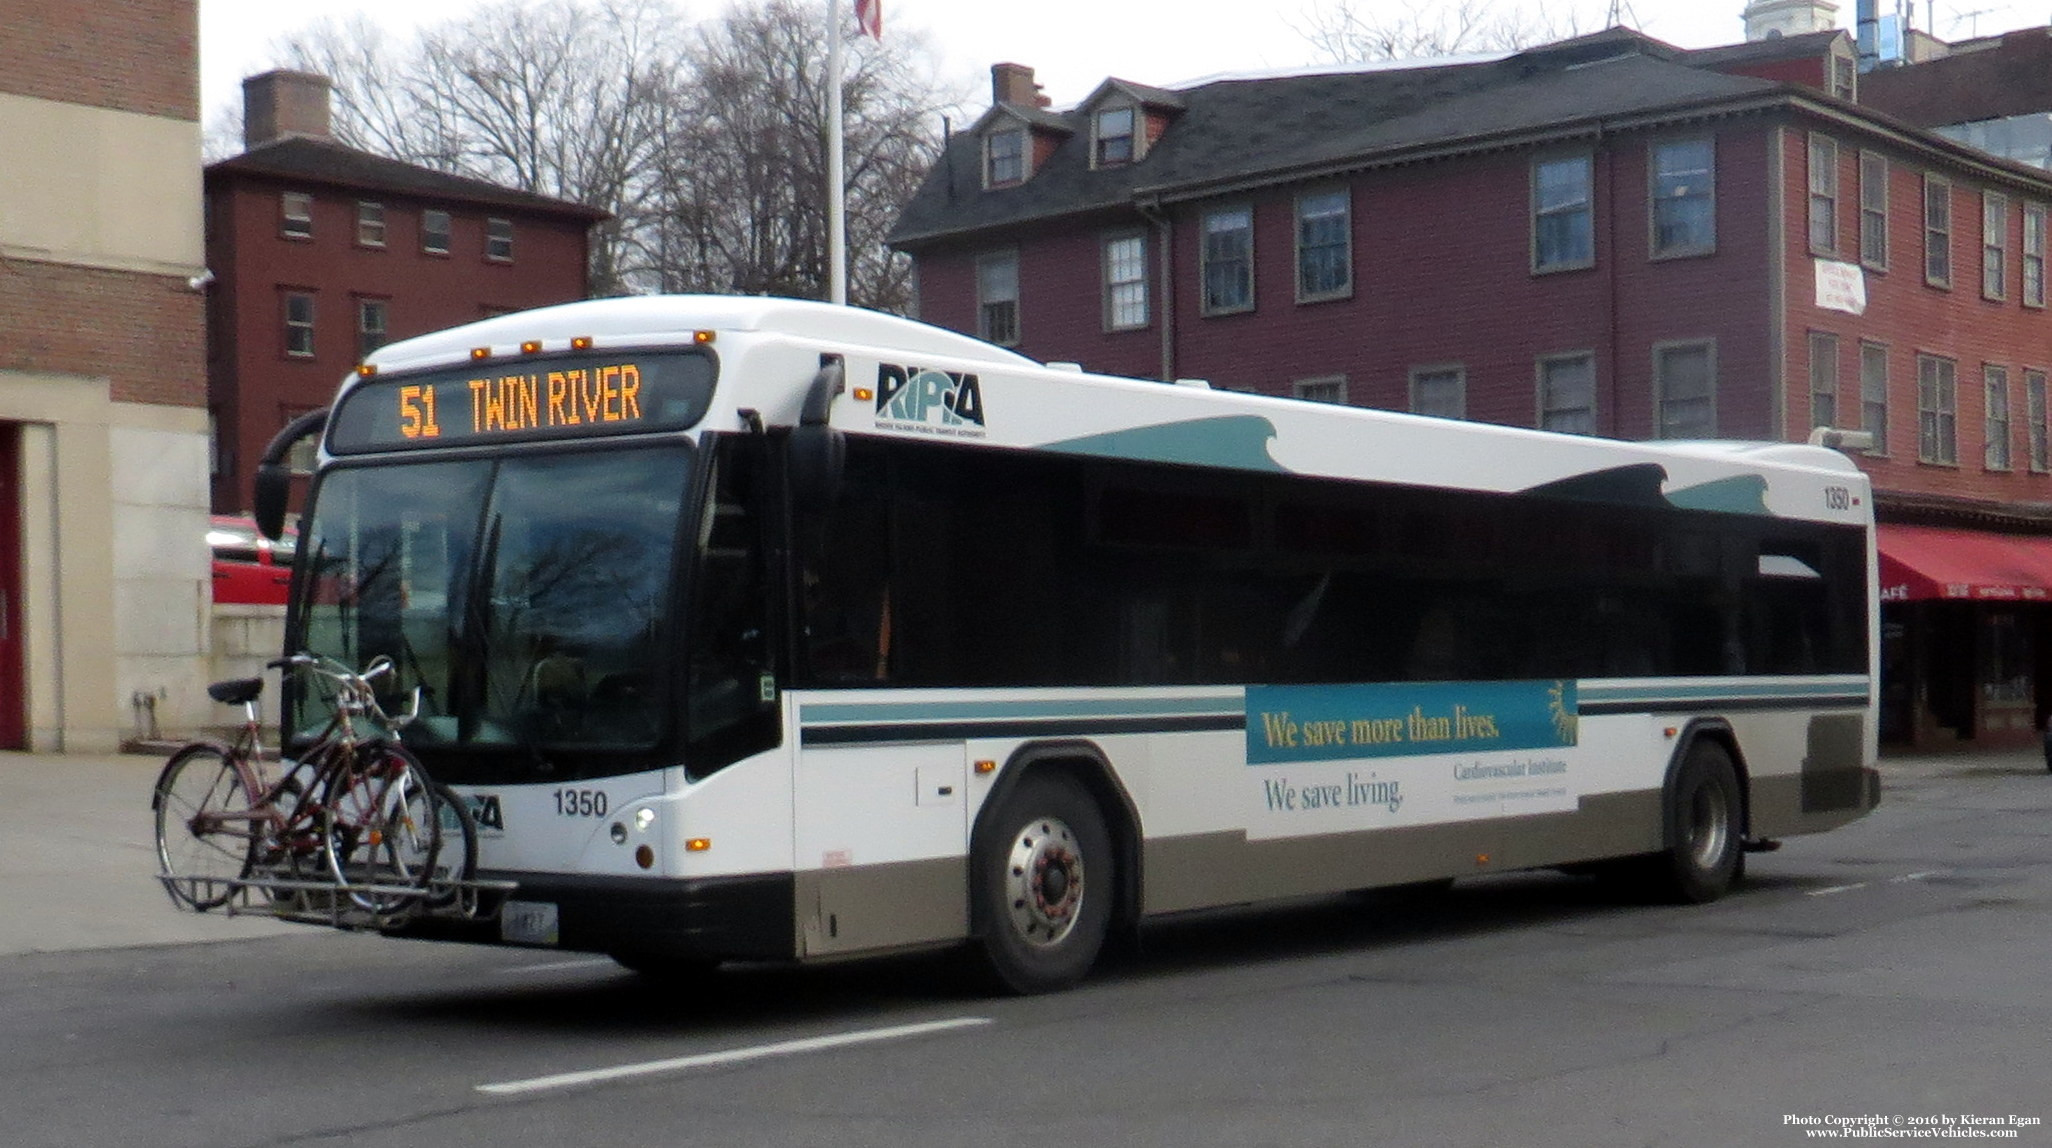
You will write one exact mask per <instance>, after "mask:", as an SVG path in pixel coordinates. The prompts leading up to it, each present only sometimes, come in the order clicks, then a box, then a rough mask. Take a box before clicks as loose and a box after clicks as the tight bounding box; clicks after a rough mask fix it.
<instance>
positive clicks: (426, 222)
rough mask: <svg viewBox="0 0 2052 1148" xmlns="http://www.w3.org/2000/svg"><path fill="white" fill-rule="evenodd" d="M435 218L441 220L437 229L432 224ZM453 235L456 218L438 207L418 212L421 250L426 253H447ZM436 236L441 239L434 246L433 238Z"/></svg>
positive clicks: (454, 233)
mask: <svg viewBox="0 0 2052 1148" xmlns="http://www.w3.org/2000/svg"><path fill="white" fill-rule="evenodd" d="M436 219H440V220H441V221H442V226H441V228H440V229H439V230H437V229H436V228H435V227H434V226H433V223H434V221H435V220H436ZM455 235H456V220H455V218H454V217H453V216H451V215H450V214H449V213H448V212H447V211H444V210H443V209H441V208H439V207H430V208H428V209H426V210H424V211H422V212H421V213H420V249H421V251H422V252H424V253H426V254H428V255H447V254H449V244H450V241H451V240H453V239H454V238H455ZM438 236H439V237H440V239H441V246H439V247H437V246H435V240H436V238H437V237H438Z"/></svg>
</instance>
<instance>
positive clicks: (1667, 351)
mask: <svg viewBox="0 0 2052 1148" xmlns="http://www.w3.org/2000/svg"><path fill="white" fill-rule="evenodd" d="M1653 394H1654V402H1655V403H1657V404H1658V406H1659V425H1658V426H1657V427H1656V428H1655V430H1656V433H1657V435H1658V437H1660V438H1715V437H1716V436H1717V359H1716V355H1715V353H1714V351H1713V348H1712V346H1711V344H1709V343H1672V344H1668V345H1666V346H1657V347H1655V348H1653Z"/></svg>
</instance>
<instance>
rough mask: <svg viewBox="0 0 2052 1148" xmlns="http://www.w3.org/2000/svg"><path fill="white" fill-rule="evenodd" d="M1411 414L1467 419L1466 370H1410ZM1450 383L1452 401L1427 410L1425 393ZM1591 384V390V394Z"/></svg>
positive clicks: (1445, 366) (1438, 366) (1444, 366)
mask: <svg viewBox="0 0 2052 1148" xmlns="http://www.w3.org/2000/svg"><path fill="white" fill-rule="evenodd" d="M1410 382H1411V395H1410V398H1411V407H1410V410H1411V413H1412V414H1414V415H1426V416H1428V417H1432V418H1442V419H1465V418H1467V417H1468V368H1467V367H1466V366H1465V365H1463V364H1461V363H1433V364H1429V365H1426V366H1421V367H1412V368H1411V380H1410ZM1440 382H1448V383H1451V384H1452V386H1451V391H1452V395H1453V398H1452V401H1451V402H1449V403H1447V404H1445V406H1444V407H1443V408H1440V409H1427V408H1428V407H1432V406H1435V405H1436V404H1433V403H1429V402H1428V401H1427V398H1428V396H1427V395H1426V393H1425V391H1426V388H1427V387H1430V386H1432V385H1434V384H1435V383H1440ZM1593 389H1594V388H1593V384H1592V387H1591V390H1592V392H1593Z"/></svg>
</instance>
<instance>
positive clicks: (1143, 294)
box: [1104, 235, 1147, 331]
mask: <svg viewBox="0 0 2052 1148" xmlns="http://www.w3.org/2000/svg"><path fill="white" fill-rule="evenodd" d="M1146 325H1147V237H1146V236H1144V235H1115V236H1113V237H1111V238H1110V239H1107V240H1105V241H1104V326H1105V330H1107V331H1131V330H1133V329H1135V328H1137V327H1145V326H1146Z"/></svg>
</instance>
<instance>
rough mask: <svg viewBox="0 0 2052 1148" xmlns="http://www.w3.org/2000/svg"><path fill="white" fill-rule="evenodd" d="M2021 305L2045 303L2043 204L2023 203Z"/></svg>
mask: <svg viewBox="0 0 2052 1148" xmlns="http://www.w3.org/2000/svg"><path fill="white" fill-rule="evenodd" d="M2023 305H2024V306H2026V307H2043V306H2044V305H2045V205H2044V204H2042V203H2026V204H2024V205H2023Z"/></svg>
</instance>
